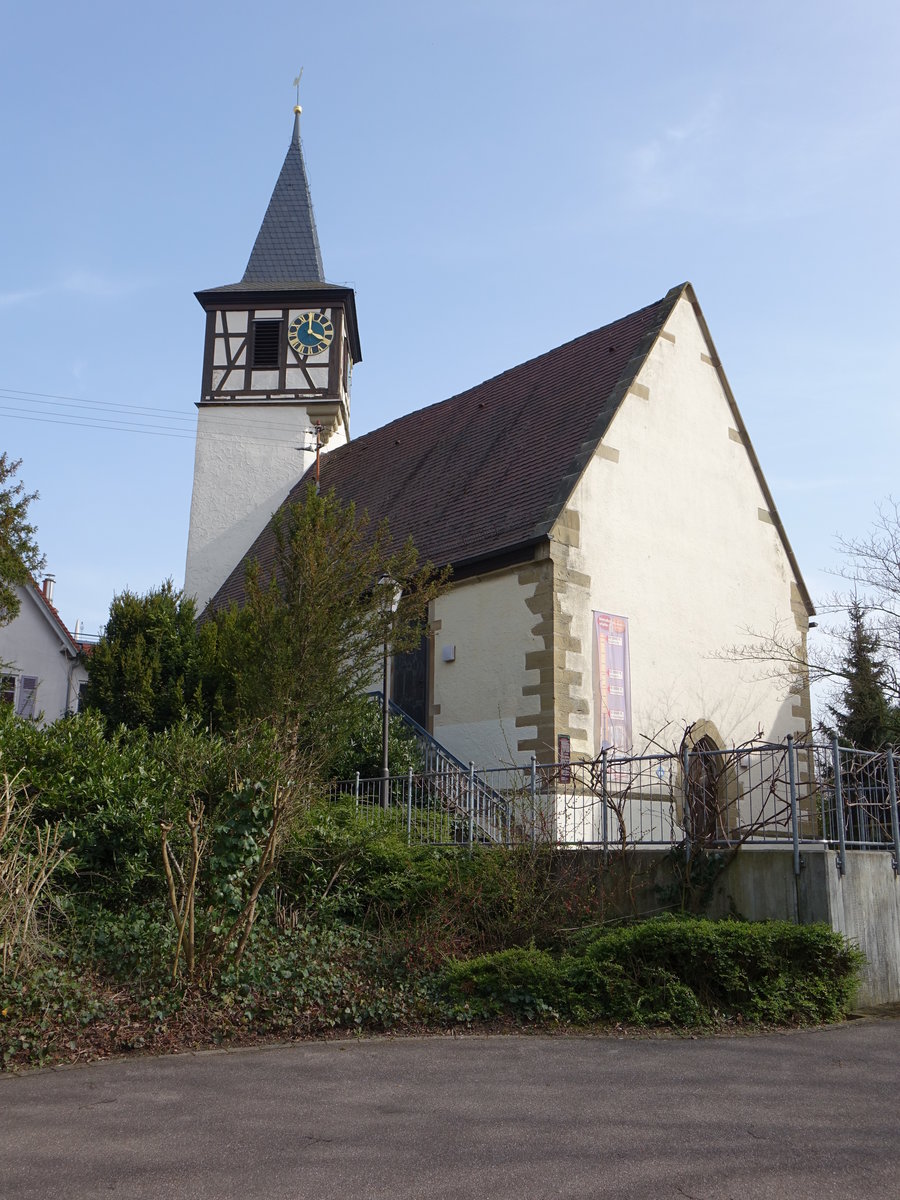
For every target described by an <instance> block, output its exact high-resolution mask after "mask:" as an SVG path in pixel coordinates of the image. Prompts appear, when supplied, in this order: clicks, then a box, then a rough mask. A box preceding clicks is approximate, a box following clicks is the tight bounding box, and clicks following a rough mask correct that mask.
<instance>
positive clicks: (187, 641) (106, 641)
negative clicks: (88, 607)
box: [84, 579, 213, 730]
mask: <svg viewBox="0 0 900 1200" xmlns="http://www.w3.org/2000/svg"><path fill="white" fill-rule="evenodd" d="M195 617H196V612H195V605H194V601H193V600H192V599H190V598H187V597H185V596H184V594H183V593H182V592H180V591H179V590H178V589H177V588H176V587H175V586H174V584H173V583H172V580H171V579H168V580H166V582H165V583H163V584H162V585H161V586H160V587H158V588H151V590H150V591H149V592H147V594H146V595H145V596H138V595H135V593H133V592H129V591H127V590H126V591H124V592H122V593H121V594H119V595H117V596H114V597H113V601H112V604H111V605H110V608H109V621H108V622H107V625H106V629H105V631H104V633H103V636H102V637H101V639H100V641H99V643H98V644H97V645H96V646H95V647H94V648H93V652H92V653H91V654H89V655H88V656H87V657H86V659H85V666H86V668H87V672H88V686H87V692H86V695H85V698H84V704H85V707H87V708H90V709H94V710H96V711H97V712H99V713H101V715H102V716H103V717H104V719H105V720H106V722H107V724H108V725H109V726H111V727H115V726H118V725H125V726H127V727H128V728H129V729H135V728H137V727H139V726H143V727H144V728H146V729H150V730H161V729H166V728H168V727H169V726H170V725H174V724H175V723H177V722H178V721H179V720H181V718H182V717H183V716H186V715H196V716H198V717H202V718H204V719H206V718H207V717H208V715H209V714H208V712H207V711H206V710H207V709H208V707H209V705H208V704H207V703H206V702H205V701H204V692H203V683H204V680H205V679H206V678H207V677H208V675H209V673H210V671H211V670H212V665H211V661H210V659H211V655H212V652H213V644H212V643H213V639H212V637H211V636H210V635H211V632H212V631H206V632H204V631H203V630H201V629H198V627H197V624H196V621H195Z"/></svg>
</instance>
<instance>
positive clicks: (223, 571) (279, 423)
mask: <svg viewBox="0 0 900 1200" xmlns="http://www.w3.org/2000/svg"><path fill="white" fill-rule="evenodd" d="M315 419H316V418H315V416H314V415H311V414H310V411H309V409H308V408H307V407H306V406H305V405H296V404H278V403H270V404H264V403H253V402H250V403H244V404H242V403H241V402H239V401H225V402H222V403H220V404H212V405H206V404H201V405H200V408H199V411H198V414H197V448H196V451H195V454H194V489H193V494H192V497H191V524H190V532H189V534H188V552H187V566H186V570H185V580H184V590H185V592H186V594H187V595H189V596H196V598H197V605H198V610H202V609H203V607H204V606H205V605H206V603H207V601H208V600H209V599H210V597H211V596H213V595H215V593H216V591H217V590H218V589H219V587H220V586H221V585H222V584H223V583H224V582H225V580H226V579H227V578H228V576H229V574H230V573H231V571H232V569H233V568H234V565H235V563H237V562H239V561H240V559H241V557H242V555H244V554H245V553H246V551H247V549H248V547H249V546H250V545H251V544H252V543H253V540H254V538H255V537H256V536H257V534H258V533H259V532H260V530H261V529H262V528H263V527H264V526H265V524H266V522H267V521H268V520H269V518H270V517H271V515H272V513H273V512H275V510H276V509H277V508H278V507H279V505H280V504H281V503H282V501H283V500H284V499H285V497H286V496H287V494H288V492H289V491H290V490H291V488H292V487H293V486H294V484H295V483H296V482H297V480H298V479H300V478H301V477H302V476H303V474H304V473H305V472H306V471H307V469H308V468H309V467H310V466H311V465H312V463H313V462H314V461H315V457H316V455H315V433H314V432H313V427H314V424H315ZM346 441H347V431H346V427H345V426H344V424H343V422H341V423H340V424H339V425H338V427H337V428H336V429H335V430H334V432H333V433H332V434H331V436H330V438H329V441H328V449H329V450H331V449H333V448H334V447H335V446H340V445H343V444H344V443H345V442H346Z"/></svg>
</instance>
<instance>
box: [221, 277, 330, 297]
mask: <svg viewBox="0 0 900 1200" xmlns="http://www.w3.org/2000/svg"><path fill="white" fill-rule="evenodd" d="M350 290H352V289H351V288H350V286H349V284H343V283H325V281H324V280H322V279H269V280H266V281H265V282H263V283H259V282H257V281H255V280H252V279H247V278H246V276H245V277H244V278H243V279H242V280H241V281H240V282H239V283H226V284H223V285H222V287H214V288H204V289H203V291H202V292H200V293H197V294H198V295H202V296H207V295H212V294H214V293H216V292H304V291H317V292H347V291H350Z"/></svg>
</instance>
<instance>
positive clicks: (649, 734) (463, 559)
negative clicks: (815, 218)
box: [185, 108, 814, 767]
mask: <svg viewBox="0 0 900 1200" xmlns="http://www.w3.org/2000/svg"><path fill="white" fill-rule="evenodd" d="M299 117H300V110H299V108H298V109H296V110H295V120H294V132H293V137H292V141H291V145H290V147H289V149H288V153H287V157H286V158H285V162H284V166H283V167H282V171H281V174H280V176H279V178H278V182H277V184H276V186H275V191H274V192H273V194H272V199H271V202H270V204H269V207H268V210H267V212H266V215H265V217H264V219H263V224H262V227H261V229H260V231H259V234H258V237H257V239H256V243H255V245H254V247H253V252H252V254H251V256H250V261H249V263H248V265H247V270H246V271H245V273H244V276H243V278H242V279H241V281H240V282H239V283H235V284H231V285H228V286H227V287H220V288H213V289H210V290H207V291H203V292H199V293H198V294H197V296H198V299H199V301H200V303H201V304H202V305H203V307H204V309H205V310H206V313H207V326H206V345H205V353H204V367H203V386H202V392H201V398H200V402H199V406H198V407H199V415H198V428H197V449H196V462H195V471H194V491H193V499H192V505H191V527H190V535H189V544H188V558H187V572H186V579H185V591H186V592H187V593H188V594H193V595H196V596H197V598H198V601H199V605H200V607H201V608H202V607H203V606H204V605H206V604H207V602H211V603H212V604H213V605H214V606H219V605H222V604H227V603H230V602H231V601H236V602H237V603H240V602H241V600H242V596H243V586H244V572H245V563H246V562H247V561H248V560H254V559H255V560H257V561H258V562H259V564H260V567H261V570H262V574H263V577H265V575H266V573H267V572H268V571H270V570H271V568H272V564H273V555H274V536H273V532H272V527H271V523H270V520H271V516H272V514H273V513H274V512H275V511H276V510H277V509H278V508H279V507H280V506H281V505H282V504H288V503H291V502H293V501H295V500H297V499H300V498H301V497H302V495H303V493H304V490H305V486H306V484H305V480H304V476H307V475H308V474H309V473H310V471H311V470H313V469H314V466H313V464H314V459H315V457H316V453H317V449H316V442H318V443H319V446H320V449H321V452H322V453H321V468H320V469H321V486H322V487H323V489H325V490H328V489H331V488H333V489H334V490H335V492H336V494H337V495H338V496H339V497H340V499H341V500H343V501H345V502H348V501H354V502H355V504H356V506H357V509H358V510H359V511H362V510H367V511H368V512H369V514H370V516H371V517H372V518H373V519H375V520H380V519H381V518H383V517H386V518H387V519H388V521H389V524H390V528H391V531H392V533H393V534H394V536H395V537H396V538H398V539H405V538H406V537H407V536H409V535H411V536H412V538H413V540H414V542H415V544H416V546H417V548H418V550H419V552H420V554H421V555H422V557H423V558H425V559H430V560H431V561H432V562H434V563H435V564H436V565H438V566H442V565H445V564H450V565H451V566H452V569H453V575H452V586H451V587H450V589H449V591H448V592H447V594H445V595H444V596H442V597H441V598H440V599H439V600H437V601H436V602H435V604H434V606H433V612H432V614H431V617H432V620H431V625H430V631H429V635H428V637H427V638H426V639H425V641H424V642H423V644H422V646H421V648H420V650H419V652H418V653H416V654H412V655H407V656H403V657H402V658H401V659H400V660H399V661H398V662H397V663H395V665H394V671H393V687H392V691H393V698H394V700H395V701H396V702H397V703H398V704H399V705H400V707H401V708H402V709H403V710H404V711H405V712H406V713H408V714H409V715H410V716H411V717H412V718H413V719H414V720H416V721H417V722H418V723H419V724H420V725H422V726H423V727H425V728H426V729H427V730H428V732H429V733H431V734H432V735H433V736H434V737H435V738H436V739H437V740H438V741H439V742H440V743H441V744H442V745H444V746H445V747H446V748H447V749H448V750H450V751H451V752H452V753H453V754H454V755H456V756H457V757H458V758H460V759H462V760H463V761H464V762H467V761H469V760H474V761H475V762H476V763H477V764H478V765H479V766H483V767H488V766H492V765H499V764H504V763H526V762H528V761H529V759H530V757H531V756H532V755H535V756H537V758H538V761H540V762H552V761H556V760H558V759H559V758H562V757H563V756H564V755H567V754H571V757H572V758H573V759H575V758H581V757H589V756H594V755H596V754H598V753H599V752H600V751H601V749H603V748H604V747H615V748H616V749H618V750H620V751H628V750H634V751H640V750H641V749H644V748H645V747H647V746H649V745H655V746H656V747H657V748H659V747H670V746H672V745H673V744H677V743H678V740H679V738H680V735H681V732H682V731H683V730H684V728H685V727H686V726H688V725H691V726H693V728H694V731H695V736H697V737H699V736H703V737H707V738H709V739H710V740H711V742H713V743H714V744H715V745H718V746H725V745H729V744H732V743H734V742H741V741H744V740H746V739H748V738H751V737H754V736H756V735H757V734H761V735H762V736H763V737H765V738H767V739H770V740H773V741H778V740H781V739H782V738H783V737H785V736H786V735H787V734H788V733H793V734H795V735H800V734H802V733H804V732H806V731H808V730H809V728H810V726H811V712H810V701H809V688H808V681H807V680H805V679H803V678H798V679H796V680H795V681H794V682H793V684H789V683H787V682H785V681H784V680H781V679H777V678H760V670H759V665H758V664H749V663H746V662H741V661H734V659H733V657H729V655H728V653H727V652H728V648H729V647H731V646H733V645H735V644H736V643H741V642H743V641H746V640H747V630H758V631H761V632H767V631H771V630H772V628H773V625H776V624H777V625H780V626H781V627H782V628H788V629H790V630H792V631H794V633H795V636H796V641H797V645H798V647H800V648H801V649H805V642H806V633H807V628H808V624H809V618H810V616H811V615H812V613H813V611H814V610H813V607H812V603H811V601H810V597H809V594H808V592H807V589H806V587H805V584H804V582H803V579H802V577H801V574H800V571H799V568H798V565H797V562H796V560H795V557H794V554H793V552H792V550H791V546H790V543H789V541H788V538H787V535H786V533H785V530H784V527H783V526H782V523H781V520H780V518H779V516H778V512H777V510H776V508H775V503H774V500H773V498H772V495H771V493H770V491H769V488H768V486H767V484H766V481H765V479H764V477H763V474H762V471H761V469H760V465H759V462H758V460H757V458H756V455H755V453H754V450H753V446H752V444H751V442H750V438H749V435H748V433H747V430H746V428H745V426H744V422H743V420H742V418H741V415H740V412H739V410H738V407H737V404H736V403H735V399H734V396H733V395H732V392H731V389H730V387H729V384H728V380H727V378H726V376H725V373H724V371H723V369H722V366H721V363H720V361H719V358H718V355H717V353H716V349H715V346H714V344H713V341H712V338H711V336H710V333H709V330H708V328H707V325H706V321H705V319H704V316H703V313H702V311H701V309H700V306H699V304H698V301H697V297H696V295H695V293H694V289H693V288H692V286H691V285H690V284H689V283H683V284H679V285H678V286H675V287H673V288H671V289H670V290H669V291H668V292H667V293H666V294H665V295H664V296H663V297H662V298H660V299H656V300H653V301H652V302H651V303H648V304H647V305H646V306H645V307H643V308H641V309H639V310H638V311H637V312H633V313H630V314H628V315H627V316H624V317H621V318H619V319H617V320H613V321H611V322H610V323H609V324H607V325H605V326H603V327H602V328H600V329H596V330H594V331H593V332H590V333H587V334H584V335H583V336H580V337H577V338H575V339H574V340H573V341H570V342H568V343H566V344H565V345H563V346H560V347H558V348H557V349H555V350H551V351H549V352H548V353H545V354H542V355H540V356H538V357H536V358H533V359H531V360H530V361H528V362H525V363H522V364H520V365H518V366H513V367H511V368H510V369H509V370H508V371H505V372H504V373H503V374H502V375H499V376H497V377H496V378H494V379H490V380H488V381H486V382H484V383H480V384H478V385H477V386H475V387H472V388H471V389H470V390H468V391H466V392H463V393H461V394H459V395H457V396H453V397H451V398H450V399H448V400H445V401H443V402H441V403H439V404H434V405H431V406H429V407H427V408H424V409H421V410H419V411H417V412H412V413H410V414H409V415H407V416H404V417H401V418H399V419H398V420H395V421H392V422H391V423H390V424H388V425H386V426H384V427H383V428H381V429H376V430H375V431H373V432H372V433H369V434H366V435H365V436H363V437H360V438H357V439H352V440H351V438H350V428H349V422H350V376H351V372H352V368H353V366H354V365H355V364H356V363H358V362H359V361H360V357H361V355H360V343H359V335H358V331H357V323H356V309H355V305H354V296H353V291H352V289H350V288H347V287H338V286H336V285H333V284H329V283H327V282H326V281H325V279H324V273H323V268H322V258H321V254H320V250H319V244H318V238H317V235H316V228H315V222H314V218H313V210H312V205H311V201H310V195H309V188H308V184H307V179H306V171H305V167H304V162H303V153H302V148H301V143H300V128H299ZM311 429H313V430H316V429H317V430H318V435H317V437H311V435H310V433H309V432H308V431H309V430H311ZM298 447H302V451H301V454H300V455H298V449H297V448H298Z"/></svg>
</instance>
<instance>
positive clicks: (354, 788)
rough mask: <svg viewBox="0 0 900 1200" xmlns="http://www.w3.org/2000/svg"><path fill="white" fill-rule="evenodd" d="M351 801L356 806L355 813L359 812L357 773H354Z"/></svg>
mask: <svg viewBox="0 0 900 1200" xmlns="http://www.w3.org/2000/svg"><path fill="white" fill-rule="evenodd" d="M353 800H354V802H355V804H356V811H357V812H359V771H357V772H356V781H355V782H354V784H353Z"/></svg>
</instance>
